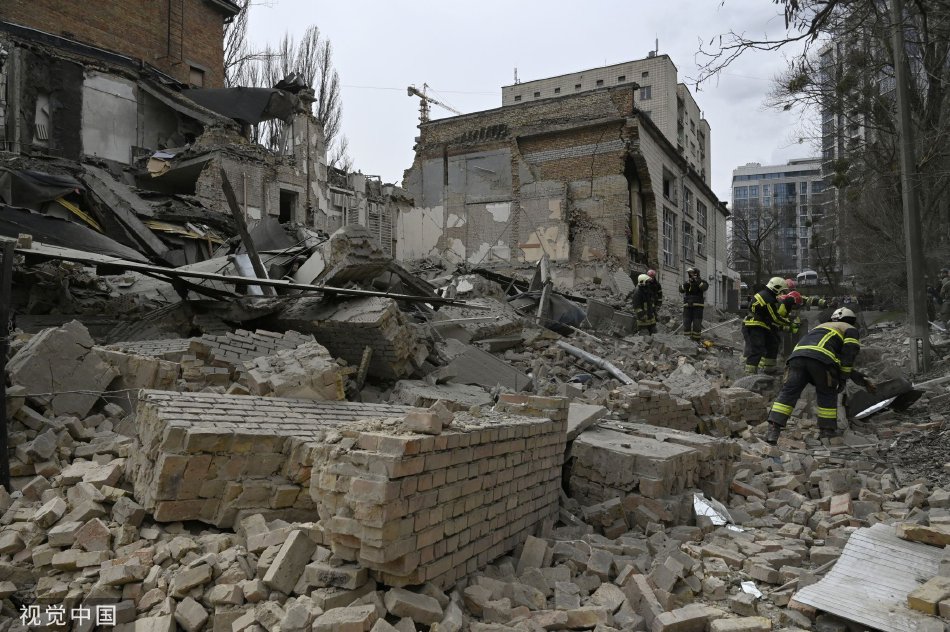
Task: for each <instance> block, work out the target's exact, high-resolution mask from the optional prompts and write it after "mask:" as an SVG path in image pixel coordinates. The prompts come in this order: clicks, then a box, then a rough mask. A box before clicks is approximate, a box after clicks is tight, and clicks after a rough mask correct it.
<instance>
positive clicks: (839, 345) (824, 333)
mask: <svg viewBox="0 0 950 632" xmlns="http://www.w3.org/2000/svg"><path fill="white" fill-rule="evenodd" d="M860 350H861V342H860V340H859V334H858V330H857V328H856V327H854V325H849V324H848V323H844V322H835V321H833V322H829V323H822V324H821V325H818V326H817V327H815V328H814V329H812V330H811V331H809V332H808V333H807V334H805V335H804V336H803V337H802V339H801V340H800V341H799V343H798V344H797V345H795V349H794V350H793V351H792V355H790V356H789V358H814V359H815V360H819V361H821V362H823V363H825V364H833V365H835V366H837V367H838V368H839V369H841V373H842V374H844V375H845V376H848V375H850V374H851V370H852V368H853V367H854V360H855V359H856V358H857V357H858V352H859V351H860Z"/></svg>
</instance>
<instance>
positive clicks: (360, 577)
mask: <svg viewBox="0 0 950 632" xmlns="http://www.w3.org/2000/svg"><path fill="white" fill-rule="evenodd" d="M338 241H339V240H338V239H337V240H336V242H334V243H337V242H338ZM334 247H335V248H337V249H339V250H340V251H341V252H343V251H345V253H346V256H340V257H338V262H337V263H336V264H334V265H333V266H332V267H333V269H334V270H335V272H334V274H335V275H340V274H348V276H347V278H348V279H350V280H352V279H354V278H359V277H360V275H361V274H364V273H365V274H370V275H371V276H372V278H376V277H378V276H379V275H380V274H383V275H386V274H388V273H387V272H386V271H387V270H388V269H390V268H391V265H393V264H392V263H391V262H387V261H384V260H381V257H379V256H378V254H377V255H374V258H373V259H372V261H373V265H372V266H369V267H366V266H364V265H363V264H362V263H360V261H359V260H358V259H357V258H355V257H356V255H355V254H354V253H356V252H359V250H358V249H350V250H347V249H345V248H343V247H342V246H340V245H339V244H338V243H337V245H336V246H334ZM344 264H345V265H349V266H350V269H351V272H350V273H345V272H344V270H345V269H346V268H345V265H344ZM24 265H25V264H24ZM46 265H49V264H46ZM367 269H370V270H371V271H370V272H366V270H367ZM18 270H19V272H18V274H19V273H26V268H21V267H18ZM77 273H79V269H76V268H72V269H67V274H69V275H74V274H77ZM83 273H84V274H86V272H83ZM404 274H411V273H410V272H408V271H405V272H404ZM364 278H365V277H364ZM477 278H481V277H477ZM425 284H428V281H426V280H425V279H423V278H420V279H419V282H418V284H417V286H418V287H423V286H424V285H425ZM472 285H474V284H472ZM478 286H479V287H480V288H481V292H480V296H479V297H478V299H477V300H470V301H469V300H466V302H465V303H464V304H460V306H459V307H453V308H451V309H452V310H453V311H452V312H451V314H449V312H448V310H446V313H440V312H439V311H433V310H432V307H433V306H425V305H420V304H419V303H418V302H408V303H403V302H401V301H399V299H398V298H397V299H393V298H386V297H383V296H379V297H372V296H370V297H344V296H326V297H323V298H307V297H298V298H297V299H296V300H294V301H290V302H289V303H286V304H283V303H282V304H277V305H275V304H273V303H274V299H269V298H267V297H261V298H259V299H257V302H258V303H259V306H258V307H256V308H255V309H253V310H247V311H248V312H249V313H247V314H245V316H244V320H241V319H235V315H234V312H230V313H224V312H220V311H219V314H221V315H219V316H218V317H215V318H210V317H208V316H201V317H199V314H196V313H191V315H190V316H189V315H188V314H189V312H190V310H191V309H192V307H191V305H190V304H188V303H185V304H181V305H178V306H174V307H175V309H178V310H184V312H182V313H183V314H185V315H186V316H185V317H184V318H182V319H181V320H180V322H181V323H182V324H181V325H178V326H174V325H172V324H171V323H165V324H164V325H165V327H166V328H165V329H162V328H152V329H145V330H142V331H146V332H147V331H153V332H154V331H164V335H163V337H156V338H147V337H146V338H142V337H140V336H133V337H132V338H130V339H129V340H124V341H121V340H116V339H114V335H121V334H122V332H127V331H129V329H128V327H126V326H124V325H119V326H117V327H115V328H114V332H111V333H110V332H109V331H106V332H101V331H100V330H96V338H94V337H93V335H92V333H91V332H90V330H88V329H87V328H86V327H85V326H84V325H83V324H82V317H81V315H77V317H76V319H72V318H69V319H68V320H67V317H66V316H63V317H62V320H63V321H64V322H62V324H60V325H58V326H53V327H50V328H46V329H43V330H42V331H40V332H39V333H35V334H27V333H21V332H16V333H15V334H14V335H13V338H12V347H11V353H12V355H11V357H10V360H9V362H8V363H7V379H8V381H9V386H8V388H7V401H6V412H7V415H8V418H9V441H10V446H11V453H10V455H11V458H10V470H11V476H12V483H13V484H12V488H11V489H9V490H3V491H2V492H0V511H2V517H0V595H2V598H3V617H2V619H3V620H4V621H6V623H0V630H3V631H4V632H7V631H12V630H21V629H26V628H24V627H23V626H22V625H21V624H20V618H19V617H20V614H21V611H22V608H23V607H25V606H30V605H37V606H40V605H42V606H44V608H45V609H40V611H41V612H42V613H44V614H43V616H44V617H46V620H44V622H43V625H45V627H42V626H41V627H33V628H30V629H50V630H58V629H66V628H65V627H64V626H57V624H56V623H55V620H54V621H51V620H50V619H49V618H50V616H51V614H50V613H53V614H55V612H56V610H55V606H59V605H63V606H64V607H66V608H80V609H81V608H83V607H86V608H95V607H98V606H99V605H109V606H114V613H115V617H116V619H115V621H116V629H119V630H140V629H146V630H163V631H164V630H173V629H181V630H187V631H189V632H197V631H199V630H216V631H218V630H220V631H226V632H227V631H229V632H243V631H245V630H261V629H263V630H270V631H274V630H281V631H287V632H293V631H297V630H300V631H303V630H376V631H380V630H391V629H396V630H405V631H408V630H410V629H412V630H421V629H429V630H439V631H442V630H452V631H456V632H457V631H460V630H463V629H468V630H472V631H474V632H477V631H483V632H489V631H496V630H498V631H500V630H526V631H534V630H560V629H567V630H583V629H596V630H598V631H599V632H608V631H610V630H650V631H655V632H665V631H678V630H710V631H720V632H725V631H754V630H783V629H784V630H794V629H806V630H808V629H818V630H838V629H840V630H845V629H848V625H850V623H849V620H850V621H854V622H859V623H864V624H866V625H874V624H875V621H877V619H874V616H875V615H873V614H868V613H872V612H874V611H873V610H872V606H871V604H868V603H864V602H862V601H861V600H860V599H858V600H857V601H855V602H854V604H853V606H852V607H851V608H846V607H840V608H839V607H837V606H836V605H835V604H836V603H847V602H850V601H852V600H853V599H855V598H854V597H852V598H846V597H845V596H843V594H842V595H839V596H838V597H836V596H835V595H837V594H838V593H835V590H846V588H845V587H848V589H850V586H852V585H853V584H854V582H858V581H863V580H862V579H861V578H860V577H863V575H860V573H861V572H864V573H865V575H866V574H867V572H871V571H869V570H868V569H869V568H871V567H868V566H866V565H865V566H859V567H858V569H859V570H858V571H855V570H853V564H852V566H847V564H848V563H849V562H846V561H845V560H850V559H852V558H854V556H855V555H857V556H858V558H857V559H861V558H860V555H861V553H860V550H861V549H860V546H862V545H861V544H860V543H862V542H865V543H866V544H864V545H863V546H884V544H874V543H877V542H880V543H887V546H890V547H896V548H895V549H894V550H902V551H905V553H904V554H902V557H901V560H902V563H903V564H904V565H905V566H906V575H904V576H902V577H907V578H909V579H905V580H902V581H903V582H904V583H902V584H901V583H895V584H893V585H891V587H890V590H892V591H894V590H897V591H903V593H906V594H904V595H903V597H901V598H900V599H896V600H895V601H894V602H893V603H890V602H888V603H890V605H889V606H888V608H889V612H890V613H891V619H895V617H896V619H895V620H900V621H905V622H907V621H909V622H913V625H914V626H918V627H913V628H906V627H905V628H902V627H900V626H899V625H897V624H895V625H894V626H893V627H887V626H886V625H882V629H921V630H923V629H934V630H936V629H943V627H942V626H943V623H941V622H940V621H941V619H940V617H945V618H946V617H948V616H950V485H948V481H950V462H948V461H947V460H946V459H948V458H950V457H948V456H947V453H946V445H947V442H946V437H947V432H950V430H948V425H947V419H946V416H945V412H943V411H945V410H946V408H945V407H944V406H943V404H945V403H946V402H947V401H948V400H950V383H944V382H942V381H940V380H937V381H936V382H937V383H935V384H932V385H928V384H924V386H923V387H921V391H922V394H921V396H920V398H919V399H918V400H917V401H915V402H914V403H913V404H912V405H911V406H910V407H909V408H908V409H907V410H905V411H903V412H899V411H894V410H885V411H883V412H881V413H879V414H878V415H876V416H872V417H870V418H868V419H864V420H862V421H860V422H859V421H852V422H850V424H849V427H848V429H847V430H845V432H844V434H843V435H842V436H841V437H840V438H837V439H833V440H831V442H830V443H829V442H828V441H825V442H819V441H818V440H817V438H816V430H815V420H814V418H813V417H811V414H810V410H811V409H810V405H811V404H810V402H807V401H803V402H802V403H801V404H799V408H798V409H797V410H796V413H795V415H794V419H795V423H793V424H792V426H791V427H790V428H789V429H788V431H787V432H786V433H785V435H784V436H783V438H782V441H781V443H780V445H779V446H778V447H772V446H769V445H767V444H765V443H764V442H762V441H760V440H758V439H757V435H758V433H759V432H761V428H758V427H757V424H758V423H759V422H761V421H762V419H763V418H764V416H765V412H766V410H767V406H768V404H769V402H770V397H771V395H772V394H774V392H775V389H776V388H777V384H776V383H775V382H774V380H773V381H770V380H768V379H767V376H759V378H761V379H757V380H754V381H750V380H748V379H745V380H742V379H737V378H738V377H739V358H738V356H736V355H735V354H734V353H733V352H732V350H731V349H730V348H729V347H730V346H731V344H730V340H729V338H728V336H729V335H730V334H729V333H728V330H719V331H717V336H716V337H713V338H711V340H713V342H712V343H711V344H708V345H697V344H695V343H693V342H691V341H689V340H688V339H686V338H685V337H678V336H675V335H671V334H657V335H654V336H651V337H638V336H631V335H629V334H624V333H623V332H622V331H619V330H617V329H616V328H614V326H613V325H612V324H611V325H610V326H608V327H606V328H600V329H591V328H588V329H583V328H582V330H581V331H577V332H570V333H569V335H567V336H566V338H565V335H564V333H563V332H562V333H556V332H554V331H551V330H550V329H547V328H545V327H539V326H538V325H537V323H536V321H535V320H534V319H532V318H531V317H530V316H522V315H519V314H517V313H516V312H511V311H509V310H510V307H508V306H507V305H505V304H504V302H505V292H504V290H502V289H500V288H498V287H497V286H495V285H494V283H493V282H492V281H490V280H486V279H482V280H481V281H479V282H478ZM468 292H469V294H471V290H468ZM469 298H472V299H473V298H474V297H471V296H470V297H469ZM493 304H497V305H498V306H499V307H498V309H497V310H494V309H493V307H492V306H493ZM465 305H471V307H465ZM484 308H488V309H487V310H486V309H484ZM496 311H497V313H498V314H506V315H505V316H503V318H504V321H495V322H493V321H483V320H481V318H480V317H479V315H494V314H495V313H496ZM473 314H475V315H473ZM435 315H438V316H437V317H433V316H435ZM120 316H121V314H120ZM726 316H727V315H724V316H723V317H722V318H723V319H725V318H726ZM469 319H472V320H469ZM447 321H452V325H453V326H452V327H446V326H444V325H443V326H439V323H440V322H442V323H445V322H447ZM229 322H230V323H233V324H232V325H230V326H228V325H227V324H226V323H229ZM486 322H488V323H489V325H491V326H486V324H485V323H486ZM501 322H504V325H501V324H500V323H501ZM612 322H613V321H611V323H612ZM205 327H207V332H206V333H202V330H203V329H205ZM268 327H269V328H268ZM172 329H173V330H174V331H171V330H172ZM899 337H900V333H899V328H896V327H889V326H885V327H872V335H871V336H869V337H868V338H869V341H870V342H869V345H868V346H869V347H870V352H869V353H868V354H867V355H866V356H865V357H866V359H867V361H868V362H867V364H868V366H867V370H868V371H869V372H870V373H871V374H872V375H873V374H874V373H877V374H879V375H893V374H895V372H898V373H899V367H900V364H901V363H900V357H901V356H900V351H899V350H900V344H899V342H898V340H899ZM565 339H567V340H569V341H570V345H571V346H572V347H574V348H577V349H580V350H582V351H583V354H582V355H580V356H578V355H575V354H572V353H567V352H566V351H565V349H564V348H563V347H562V346H559V345H558V344H557V343H558V341H562V340H565ZM502 340H504V341H505V342H504V343H503V342H501V341H502ZM717 341H718V342H717ZM732 344H735V343H734V342H732ZM876 348H879V349H881V350H882V351H880V352H878V351H875V349H876ZM367 349H368V350H369V351H366V352H365V353H364V350H367ZM895 349H897V352H895V351H894V350H895ZM585 356H590V357H591V358H594V359H596V358H609V363H610V364H611V365H612V366H613V370H608V369H605V368H603V367H601V366H597V365H596V364H592V363H591V362H589V361H587V360H585V359H584V357H585ZM493 367H494V368H493ZM616 373H622V374H623V375H625V376H628V377H629V379H630V381H631V382H632V383H630V384H627V383H624V381H622V380H621V379H619V378H618V376H617V375H616ZM518 376H520V377H518ZM742 385H746V386H749V387H753V388H754V389H755V390H748V389H747V388H744V387H743V386H742ZM805 399H807V398H805ZM845 423H847V422H845V421H844V419H843V418H842V424H845ZM700 509H701V510H700ZM864 534H870V535H869V536H868V535H864ZM862 538H863V539H862ZM868 538H870V539H868ZM875 538H877V539H875ZM902 542H903V543H904V544H903V545H901V544H900V543H902ZM901 547H903V548H901ZM911 550H913V551H914V552H915V553H914V555H910V554H909V553H907V552H906V551H911ZM875 555H878V554H877V553H875ZM880 555H883V553H881V554H880ZM849 568H851V569H852V570H850V571H849V570H848V569H849ZM861 569H864V570H863V571H861ZM855 572H858V573H859V576H860V577H859V576H856V575H854V573H855ZM848 573H851V574H850V575H849V574H848ZM880 573H881V575H882V576H883V575H886V574H888V573H890V571H883V570H882V571H880ZM896 577H897V576H896V575H895V578H896ZM867 581H871V580H870V578H868V579H867ZM894 581H895V582H897V581H898V580H897V579H894ZM828 582H830V583H828ZM836 582H837V583H836ZM849 582H850V583H849ZM835 586H839V587H840V588H835ZM895 586H896V588H895ZM869 590H871V589H870V588H869ZM903 593H902V594H903ZM869 594H873V593H869ZM862 599H863V598H862ZM882 603H883V602H882ZM862 604H863V605H862ZM879 606H880V604H875V605H874V607H879ZM862 613H864V614H862ZM908 625H910V624H908ZM928 626H929V627H928ZM76 629H90V628H88V626H87V627H85V628H84V627H82V626H79V627H77V628H76Z"/></svg>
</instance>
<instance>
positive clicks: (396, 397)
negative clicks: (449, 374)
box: [390, 380, 495, 410]
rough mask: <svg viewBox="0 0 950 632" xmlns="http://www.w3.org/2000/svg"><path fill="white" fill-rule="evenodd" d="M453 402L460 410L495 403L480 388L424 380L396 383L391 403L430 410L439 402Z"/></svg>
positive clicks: (486, 392)
mask: <svg viewBox="0 0 950 632" xmlns="http://www.w3.org/2000/svg"><path fill="white" fill-rule="evenodd" d="M439 400H442V401H446V402H452V403H453V404H456V405H458V406H459V407H460V409H466V410H467V409H469V408H471V407H472V406H488V407H490V406H491V405H492V404H494V403H495V400H494V399H492V396H491V395H490V394H489V393H488V391H486V390H485V389H483V388H482V387H480V386H472V385H469V384H429V383H428V382H423V381H422V380H400V381H398V382H396V386H395V387H394V388H393V393H392V397H391V399H390V401H392V402H393V403H394V404H405V405H406V406H415V407H416V408H428V407H429V406H431V405H432V404H434V403H436V402H437V401H439Z"/></svg>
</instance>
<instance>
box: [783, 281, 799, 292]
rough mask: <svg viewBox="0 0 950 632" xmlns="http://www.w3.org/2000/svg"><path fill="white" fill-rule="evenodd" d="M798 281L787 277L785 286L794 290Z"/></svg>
mask: <svg viewBox="0 0 950 632" xmlns="http://www.w3.org/2000/svg"><path fill="white" fill-rule="evenodd" d="M797 285H798V283H796V282H795V279H785V287H787V288H788V289H790V290H794V289H795V287H796V286H797Z"/></svg>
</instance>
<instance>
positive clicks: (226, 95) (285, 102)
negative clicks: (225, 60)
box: [182, 87, 299, 125]
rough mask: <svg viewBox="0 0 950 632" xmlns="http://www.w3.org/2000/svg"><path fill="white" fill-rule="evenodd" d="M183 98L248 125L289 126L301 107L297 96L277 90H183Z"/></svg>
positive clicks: (241, 88)
mask: <svg viewBox="0 0 950 632" xmlns="http://www.w3.org/2000/svg"><path fill="white" fill-rule="evenodd" d="M182 94H184V95H185V96H186V97H188V98H189V99H191V100H192V101H194V102H195V103H197V104H198V105H201V106H203V107H206V108H208V109H209V110H212V111H214V112H217V113H218V114H223V115H224V116H227V117H229V118H232V119H234V120H235V121H238V122H241V123H245V124H249V125H257V124H258V123H260V122H261V121H266V120H269V119H279V120H281V121H284V122H289V121H290V119H291V118H292V117H293V115H294V111H295V110H296V109H297V104H298V103H299V99H297V97H295V96H294V95H292V94H290V93H289V92H285V91H283V90H278V89H276V88H245V87H238V88H196V89H192V90H182Z"/></svg>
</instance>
